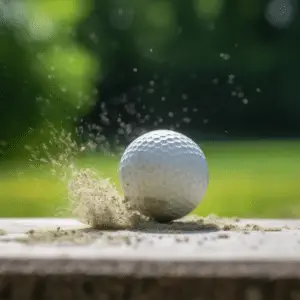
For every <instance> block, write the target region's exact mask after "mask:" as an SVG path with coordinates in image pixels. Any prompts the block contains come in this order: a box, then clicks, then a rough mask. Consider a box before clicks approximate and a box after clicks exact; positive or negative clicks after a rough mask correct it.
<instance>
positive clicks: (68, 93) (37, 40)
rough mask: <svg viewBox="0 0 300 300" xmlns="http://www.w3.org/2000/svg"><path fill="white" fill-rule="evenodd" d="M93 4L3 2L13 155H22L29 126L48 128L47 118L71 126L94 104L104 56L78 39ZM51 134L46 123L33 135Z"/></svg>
mask: <svg viewBox="0 0 300 300" xmlns="http://www.w3.org/2000/svg"><path fill="white" fill-rule="evenodd" d="M91 7H92V3H91V2H90V1H84V3H83V2H82V1H81V0H59V1H58V0H24V1H18V0H13V1H1V2H0V18H1V20H0V45H1V47H0V80H1V90H0V100H1V101H0V140H1V141H2V142H1V144H2V145H7V147H9V148H8V150H9V151H7V152H9V154H16V153H18V154H20V151H19V150H21V149H23V146H24V143H25V140H26V139H28V131H29V128H32V129H34V128H39V129H43V128H44V127H45V121H50V122H53V123H54V124H58V123H59V125H60V126H67V127H70V126H72V124H73V123H74V120H75V119H76V118H77V117H78V116H80V115H81V114H82V113H84V112H86V111H87V109H88V108H89V107H90V106H91V105H92V104H93V101H94V96H95V93H94V88H95V86H94V83H95V78H96V76H97V75H98V71H99V60H95V58H94V57H93V56H92V55H91V53H89V51H88V50H87V49H85V48H84V47H83V46H81V45H80V44H79V43H78V42H77V41H76V27H77V25H78V23H79V22H80V21H81V20H82V19H83V18H85V17H87V15H88V14H89V12H90V10H91ZM41 132H44V133H45V135H44V136H43V137H41V136H40V135H41ZM47 137H49V132H48V131H47V128H46V127H45V128H44V130H39V131H38V132H37V133H36V134H33V135H32V138H33V139H34V140H35V139H45V138H47ZM6 154H8V153H6Z"/></svg>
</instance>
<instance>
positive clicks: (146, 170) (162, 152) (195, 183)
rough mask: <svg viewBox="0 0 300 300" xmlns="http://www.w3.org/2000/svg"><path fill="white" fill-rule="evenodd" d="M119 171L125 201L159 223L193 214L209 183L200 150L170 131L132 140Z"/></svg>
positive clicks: (156, 132) (183, 137)
mask: <svg viewBox="0 0 300 300" xmlns="http://www.w3.org/2000/svg"><path fill="white" fill-rule="evenodd" d="M119 171H120V181H121V186H122V189H123V192H124V196H125V198H126V200H127V201H128V202H129V203H130V204H132V205H133V206H134V207H135V208H136V209H137V210H138V211H140V212H141V213H142V214H144V215H146V216H149V217H151V218H153V219H155V220H157V221H161V222H168V221H172V220H174V219H178V218H181V217H183V216H185V215H187V214H188V213H190V212H192V211H193V210H194V209H195V208H196V207H197V206H198V205H199V203H200V202H201V200H202V198H203V196H204V194H205V192H206V190H207V187H208V182H209V172H208V165H207V161H206V158H205V156H204V153H203V151H202V150H201V148H200V147H199V146H198V145H197V144H196V143H195V142H194V141H193V140H191V139H190V138H188V137H187V136H185V135H183V134H181V133H178V132H175V131H172V130H154V131H150V132H148V133H145V134H143V135H141V136H140V137H138V138H137V139H135V140H134V141H133V142H132V143H131V144H129V146H128V147H127V148H126V150H125V152H124V154H123V155H122V158H121V162H120V170H119Z"/></svg>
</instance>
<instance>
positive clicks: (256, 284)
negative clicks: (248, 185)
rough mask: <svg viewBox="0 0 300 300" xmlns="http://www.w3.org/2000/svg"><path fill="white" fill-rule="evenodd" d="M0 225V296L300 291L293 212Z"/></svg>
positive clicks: (299, 229) (233, 295)
mask: <svg viewBox="0 0 300 300" xmlns="http://www.w3.org/2000/svg"><path fill="white" fill-rule="evenodd" d="M0 229H1V233H2V235H1V236H0V299H17V297H19V294H18V292H16V290H20V289H21V290H22V291H23V294H22V299H39V300H40V299H54V298H55V299H59V298H61V299H197V297H202V298H201V299H210V300H211V299H254V300H255V299H268V300H270V299H300V221H298V220H223V219H216V220H212V221H210V222H208V223H205V224H203V222H198V221H197V219H191V220H190V219H186V220H183V221H182V223H181V222H180V223H176V224H171V225H165V224H152V225H151V224H144V226H141V228H140V230H138V231H129V230H122V231H99V230H93V229H89V228H87V227H86V226H85V225H83V224H81V223H79V222H77V221H75V220H72V219H0ZM20 286H21V287H20ZM149 286H150V287H149ZM216 286H219V287H218V291H219V292H217V291H216V289H215V287H216ZM8 287H10V288H8ZM12 287H14V288H12ZM99 287H101V288H100V290H99ZM113 287H114V288H113ZM146 287H149V288H148V290H147V288H146ZM298 289H299V291H298ZM54 290H55V292H54ZM58 290H60V292H58ZM66 291H67V292H66ZM112 291H114V292H112ZM117 291H119V292H117ZM175 291H177V292H175ZM249 291H250V292H249ZM37 293H38V294H39V295H38V298H35V297H37V296H36V295H37ZM101 293H102V294H101ZM116 293H117V294H118V297H119V298H116V296H113V295H115V294H116ZM6 294H7V295H8V296H7V298H4V297H3V296H1V295H6ZM26 295H27V296H26ZM62 295H64V296H62ZM101 295H102V296H103V297H102V298H101V297H100V296H101ZM104 295H105V297H106V298H105V297H104ZM205 295H207V296H205ZM225 295H227V296H226V297H227V298H224V296H225ZM247 295H248V296H247ZM249 295H250V296H249ZM272 295H274V297H275V296H276V297H277V298H272ZM295 295H296V296H297V297H298V296H299V298H295V297H296V296H295ZM1 297H2V298H1ZM26 297H27V298H26ZM68 297H69V298H68ZM218 297H219V298H218ZM220 297H221V298H220ZM222 297H223V298H222ZM228 297H229V298H228ZM237 297H239V298H237ZM245 297H246V298H245ZM247 297H248V298H247ZM265 297H269V298H265ZM270 297H271V298H270ZM278 297H279V298H278ZM281 297H288V298H281ZM289 297H294V298H289ZM18 299H21V298H18Z"/></svg>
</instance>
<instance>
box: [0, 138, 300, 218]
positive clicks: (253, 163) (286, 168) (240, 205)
mask: <svg viewBox="0 0 300 300" xmlns="http://www.w3.org/2000/svg"><path fill="white" fill-rule="evenodd" d="M201 146H202V148H203V150H204V152H205V154H206V156H207V159H208V164H209V169H210V185H209V189H208V192H207V194H206V196H205V199H204V200H203V202H202V203H201V205H200V206H199V207H198V208H197V209H196V212H197V213H199V214H201V215H207V214H211V213H214V214H218V215H225V216H240V217H273V218H274V217H281V218H283V217H299V216H300V159H299V152H300V142H297V141H251V142H216V143H213V142H207V143H203V144H202V145H201ZM118 162H119V157H115V156H99V155H98V156H90V157H88V158H85V159H82V160H81V161H80V164H81V165H82V166H85V167H88V166H91V167H93V168H96V169H98V170H99V171H100V172H101V173H102V174H103V176H105V177H110V178H111V179H112V180H113V181H114V182H115V183H116V185H117V187H118V188H120V186H119V180H118ZM20 167H21V165H19V168H20ZM8 170H9V169H7V168H4V169H2V171H1V173H0V216H32V217H33V216H53V215H54V216H61V215H65V214H67V213H68V212H67V211H66V207H67V197H66V192H67V187H66V185H64V184H62V183H59V182H58V181H56V180H55V179H54V178H53V177H51V176H49V175H48V173H47V170H43V172H42V171H39V172H37V171H36V172H32V171H30V170H27V171H25V174H24V175H21V176H18V177H16V176H15V175H12V174H9V172H8Z"/></svg>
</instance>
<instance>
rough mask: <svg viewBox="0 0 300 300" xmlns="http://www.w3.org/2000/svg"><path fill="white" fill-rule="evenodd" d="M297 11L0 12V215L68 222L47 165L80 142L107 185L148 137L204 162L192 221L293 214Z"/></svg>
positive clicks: (201, 4) (293, 3)
mask: <svg viewBox="0 0 300 300" xmlns="http://www.w3.org/2000/svg"><path fill="white" fill-rule="evenodd" d="M298 4H299V3H298V1H297V0H251V1H248V0H186V1H178V0H173V1H172V0H151V1H150V0H122V1H120V0H107V1H104V0H103V1H96V0H94V1H93V0H85V1H82V0H22V1H19V0H11V1H10V0H1V1H0V80H1V88H0V216H2V217H4V216H5V217H14V216H20V217H21V216H31V217H35V216H58V215H59V216H61V215H64V214H65V213H67V212H66V209H65V207H66V204H67V184H66V182H63V181H61V180H60V178H58V177H59V176H55V174H53V173H55V172H51V170H52V171H53V168H52V167H51V163H49V161H50V162H52V165H53V162H63V161H64V159H65V153H68V157H69V156H70V155H71V154H72V153H73V152H72V151H71V150H72V149H73V148H76V151H77V150H78V149H77V148H78V147H79V148H80V146H78V145H81V144H82V143H85V144H89V145H91V147H88V151H83V152H82V153H81V154H80V155H76V153H78V152H80V151H77V152H76V151H75V150H74V159H76V161H77V163H78V164H80V165H81V166H92V167H95V168H97V169H99V170H100V172H101V173H102V174H103V175H104V176H107V177H111V178H112V180H113V181H114V182H115V183H116V185H117V186H118V187H119V179H118V162H119V157H120V152H121V151H122V147H124V146H126V145H127V144H128V143H129V142H130V141H131V140H132V139H133V138H135V137H136V136H138V135H139V134H141V133H142V132H145V131H147V130H152V129H156V128H169V129H175V130H178V131H180V132H182V133H185V134H187V135H189V136H190V137H192V138H193V139H195V140H196V141H198V142H199V144H200V145H201V147H202V148H203V150H204V152H205V154H206V156H207V159H208V163H209V168H210V176H211V182H210V186H209V190H208V193H207V195H206V197H205V199H204V201H203V203H202V204H201V205H200V206H199V208H197V210H196V212H197V213H199V214H201V215H207V214H218V215H221V216H223V215H224V216H240V217H274V218H275V217H298V216H300V156H299V151H300V142H299V141H298V139H299V137H300V135H299V133H300V117H299V116H300V101H299V82H300V81H299V80H300V75H299V67H300V55H299V53H300V40H299V36H300V15H299V11H298ZM73 141H74V143H73ZM75 142H76V145H77V146H74V145H75ZM72 147H73V148H72ZM70 149H71V150H70ZM103 149H105V151H103ZM71 152H72V153H71ZM41 153H42V154H41ZM49 153H51V154H49ZM62 153H64V155H62ZM70 153H71V154H70ZM72 155H73V154H72ZM72 155H71V156H72Z"/></svg>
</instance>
